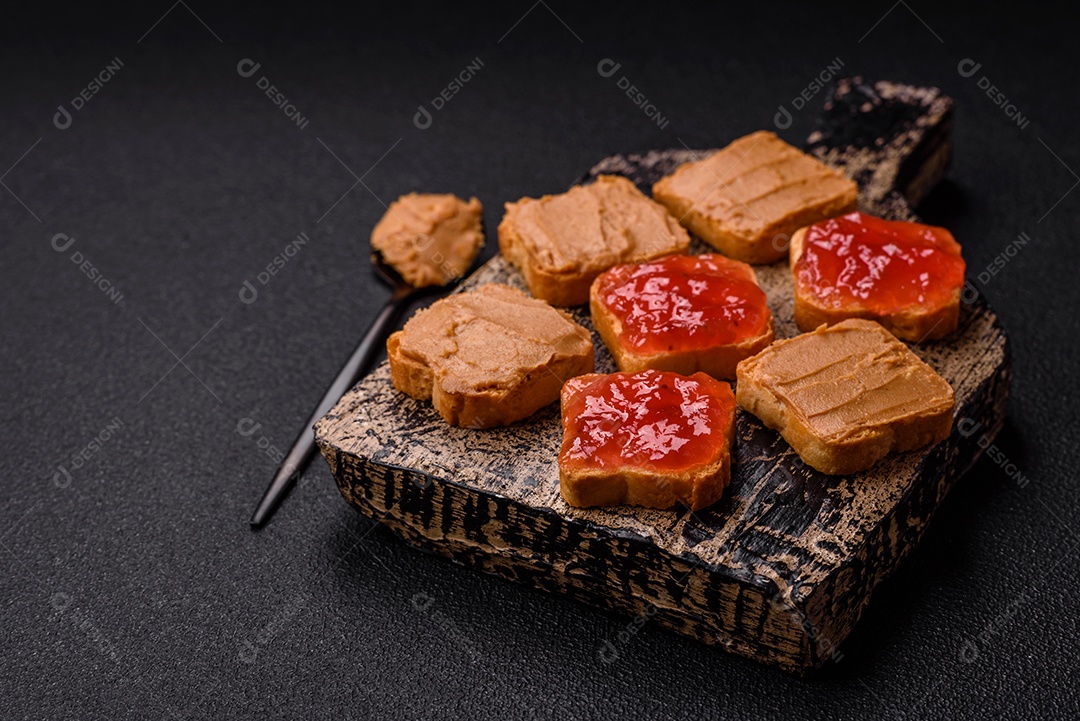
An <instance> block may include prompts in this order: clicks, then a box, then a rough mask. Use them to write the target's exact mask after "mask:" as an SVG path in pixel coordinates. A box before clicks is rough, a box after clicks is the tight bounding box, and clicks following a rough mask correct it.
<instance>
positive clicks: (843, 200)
mask: <svg viewBox="0 0 1080 721" xmlns="http://www.w3.org/2000/svg"><path fill="white" fill-rule="evenodd" d="M857 192H858V187H857V186H856V185H855V183H854V182H853V181H851V180H849V179H848V178H846V177H844V176H843V175H842V174H840V173H839V172H837V171H835V170H833V169H832V168H830V167H828V166H827V165H825V164H824V163H821V162H819V161H818V160H815V159H814V158H812V157H810V156H809V155H807V154H806V153H803V152H800V151H799V150H797V149H795V148H793V147H792V146H790V145H788V144H787V143H785V142H784V141H783V140H780V139H779V138H778V137H776V135H775V134H773V133H771V132H768V131H764V130H760V131H758V132H756V133H751V134H750V135H747V136H745V137H742V138H739V139H738V140H736V141H734V142H733V143H731V144H730V145H728V146H727V147H726V148H723V149H722V150H719V151H717V152H715V153H713V154H712V155H710V156H708V157H706V158H703V159H702V160H699V161H695V162H690V163H686V164H684V165H682V166H680V167H679V169H678V170H676V171H675V172H674V173H673V174H672V175H669V176H667V177H666V178H663V179H661V180H660V181H659V182H658V183H657V184H656V187H655V189H654V195H655V196H656V197H657V199H658V200H661V202H664V203H665V205H668V207H669V208H671V207H672V206H673V205H674V206H677V208H673V211H672V212H675V213H676V215H680V216H681V215H683V214H686V213H689V212H690V211H691V210H693V211H695V212H696V213H698V214H700V215H701V216H704V217H705V218H708V219H710V220H712V221H714V222H716V223H718V224H719V225H720V226H721V227H722V228H723V229H724V230H725V231H726V232H728V233H730V234H732V235H735V236H738V237H741V238H743V239H745V240H747V241H748V242H753V241H757V240H760V239H762V238H763V237H764V236H769V238H768V239H769V240H772V234H774V233H781V232H783V233H787V234H790V233H792V232H794V231H795V230H797V229H798V228H799V227H801V226H802V225H807V224H808V222H809V223H813V222H816V221H818V220H823V219H824V218H827V217H831V216H832V215H836V214H838V213H839V212H843V211H844V209H852V206H853V204H854V203H855V198H856V195H857ZM808 214H810V216H811V217H810V219H809V221H807V215H808ZM792 223H794V224H795V227H789V226H790V225H791V224H792ZM706 240H708V238H706Z"/></svg>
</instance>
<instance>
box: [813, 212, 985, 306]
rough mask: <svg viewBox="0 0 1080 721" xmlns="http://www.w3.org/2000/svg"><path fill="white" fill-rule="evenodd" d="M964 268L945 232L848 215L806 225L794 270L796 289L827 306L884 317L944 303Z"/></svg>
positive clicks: (961, 281)
mask: <svg viewBox="0 0 1080 721" xmlns="http://www.w3.org/2000/svg"><path fill="white" fill-rule="evenodd" d="M964 267H965V266H964V261H963V259H962V258H961V257H960V244H959V243H957V242H956V240H955V239H954V238H953V236H952V233H950V232H949V231H947V230H945V229H944V228H938V227H935V226H932V225H922V224H921V223H906V222H904V221H892V220H882V219H881V218H875V217H874V216H872V215H863V214H862V213H849V214H848V215H842V216H840V217H838V218H832V219H830V220H825V221H822V222H820V223H815V224H814V225H811V226H810V228H809V229H808V230H807V231H806V238H805V240H804V242H803V253H802V255H801V256H800V257H799V259H798V260H797V261H796V263H795V268H794V271H795V281H796V282H797V283H798V284H799V288H800V289H801V290H802V291H804V292H807V293H811V294H813V295H814V296H815V298H817V299H818V301H820V302H821V303H823V304H824V305H826V306H830V307H832V308H836V309H843V308H845V307H846V306H850V305H857V306H859V307H860V308H865V309H866V310H869V311H871V312H874V313H881V314H887V313H894V312H896V311H897V310H898V309H903V308H907V307H910V306H916V305H919V306H937V307H939V306H944V305H947V304H948V303H949V301H950V299H951V298H952V295H953V293H954V292H955V291H956V289H957V288H960V287H961V286H963V285H964Z"/></svg>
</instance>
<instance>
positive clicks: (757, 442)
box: [316, 108, 1009, 672]
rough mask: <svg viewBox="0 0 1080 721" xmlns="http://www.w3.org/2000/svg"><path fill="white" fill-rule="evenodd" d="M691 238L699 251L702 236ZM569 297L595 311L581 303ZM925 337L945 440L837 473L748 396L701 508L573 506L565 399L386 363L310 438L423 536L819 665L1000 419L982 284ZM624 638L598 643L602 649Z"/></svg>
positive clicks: (653, 168) (347, 492)
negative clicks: (455, 415)
mask: <svg viewBox="0 0 1080 721" xmlns="http://www.w3.org/2000/svg"><path fill="white" fill-rule="evenodd" d="M871 110H872V108H871ZM920 117H921V116H920ZM924 130H925V128H915V127H913V126H911V125H910V124H905V123H901V124H900V125H897V126H895V127H891V128H890V130H889V137H888V138H886V142H884V143H881V144H879V145H878V149H879V152H880V153H881V154H884V153H893V154H897V153H899V154H900V156H897V155H894V156H893V157H892V158H891V160H892V161H895V162H896V163H902V162H903V160H904V158H905V157H907V155H906V154H909V153H910V152H911V150H912V148H913V147H914V146H916V145H918V143H911V142H906V143H905V142H900V141H901V140H902V139H901V138H899V136H900V135H902V134H904V133H911V132H918V133H922V132H924ZM909 140H910V138H909ZM864 150H865V149H864V148H862V147H852V148H847V149H844V148H839V147H837V146H835V145H834V146H832V147H831V148H830V150H829V152H830V153H831V155H828V154H827V155H825V156H824V157H826V158H831V160H832V162H834V163H836V165H837V166H838V167H847V166H846V165H845V163H844V162H843V159H844V158H845V157H850V156H852V155H857V156H858V157H860V158H862V159H865V158H864V157H863V154H864ZM697 155H699V154H698V153H695V152H694V151H688V150H667V151H658V152H650V153H646V154H643V155H627V156H615V157H611V158H607V159H606V160H603V161H601V162H600V163H599V164H598V165H597V166H596V167H595V168H593V169H592V171H591V172H590V173H589V174H588V175H587V176H586V177H585V178H584V179H583V180H584V181H586V182H587V181H588V180H589V179H591V178H593V177H595V176H596V175H597V174H599V173H620V174H623V175H626V176H628V177H629V178H631V179H632V180H633V181H634V182H636V183H637V184H638V185H639V186H640V187H642V188H643V189H644V190H646V191H648V189H649V187H650V186H651V184H652V182H653V181H655V180H657V179H658V178H660V177H662V176H663V175H665V174H667V173H669V172H671V171H672V170H673V169H674V168H675V167H677V166H678V165H679V164H680V163H682V162H685V161H687V160H690V159H692V158H693V157H695V156H697ZM901 156H902V157H901ZM897 167H899V166H897ZM939 167H940V166H939ZM853 175H854V177H856V178H857V179H860V180H863V181H864V182H865V178H863V177H861V176H860V175H859V174H858V173H854V174H853ZM897 177H898V176H897V175H895V174H894V175H893V178H894V180H895V179H896V178H897ZM864 187H865V186H864ZM878 191H880V188H878V189H876V190H875V192H866V193H864V194H863V196H862V197H861V199H860V202H861V204H862V205H863V207H864V209H865V210H867V211H870V212H875V213H878V214H881V215H884V216H886V217H892V218H897V217H903V218H908V217H913V216H912V214H911V212H910V209H909V208H908V207H907V205H906V204H905V203H904V202H903V200H902V198H901V196H900V195H898V194H897V193H895V192H892V189H891V190H890V192H887V193H881V192H878ZM695 243H696V247H695V250H704V249H705V248H704V246H703V245H701V244H700V243H697V241H695ZM757 271H758V276H759V278H760V281H761V285H762V287H763V288H764V289H765V291H766V294H767V295H768V298H769V304H770V306H771V307H772V310H773V313H774V315H775V319H776V332H777V336H778V337H780V338H783V337H789V336H792V335H795V334H796V333H797V330H796V328H795V324H794V322H793V319H792V284H791V279H790V273H789V272H788V270H787V268H786V265H785V264H784V263H779V264H776V265H772V266H761V267H758V268H757ZM490 282H499V283H507V284H509V285H513V286H516V287H519V288H524V287H525V286H524V283H523V281H522V278H521V276H520V274H519V273H518V272H517V271H516V270H514V269H513V268H512V267H511V266H510V265H509V264H508V263H507V262H506V261H505V260H504V259H503V258H501V257H496V258H495V259H493V260H492V261H490V262H489V263H488V264H487V265H485V266H484V267H483V268H481V269H480V270H479V271H478V272H477V273H476V274H475V275H474V276H473V277H472V278H470V279H469V280H468V281H467V282H466V283H465V284H464V289H469V288H473V287H476V286H478V285H480V284H482V283H490ZM574 315H575V317H576V319H577V320H578V322H580V323H582V324H583V325H585V326H586V327H588V328H591V323H590V321H589V317H588V311H587V309H584V308H583V309H578V310H577V311H575V313H574ZM594 340H595V342H596V348H597V370H598V371H601V372H602V371H611V370H614V365H613V363H612V360H611V357H610V356H609V354H608V353H607V351H606V349H605V348H604V346H603V344H602V343H601V342H600V340H599V338H597V337H595V333H594ZM915 352H916V353H918V355H919V356H920V357H921V358H923V359H924V360H925V361H926V362H928V363H929V364H930V365H931V366H933V367H934V368H935V369H937V371H938V372H939V373H941V374H942V375H943V376H944V377H945V378H946V379H948V381H949V382H950V383H951V384H952V386H953V388H954V390H955V392H956V401H957V406H956V418H957V421H958V422H957V423H956V424H955V429H954V432H953V434H952V435H951V436H950V437H949V439H948V440H946V441H945V442H943V443H941V444H939V445H937V446H935V447H933V448H930V449H925V450H921V451H915V452H911V453H906V454H902V455H895V456H891V457H889V458H887V459H885V460H884V461H882V462H881V463H879V464H878V465H877V466H875V467H874V468H873V469H871V470H870V471H867V472H864V473H861V474H858V475H854V476H843V477H841V476H826V475H823V474H820V473H818V472H816V471H814V470H813V469H811V468H809V467H807V466H804V465H803V464H802V463H801V461H799V458H798V456H796V455H795V454H794V453H793V452H792V451H791V449H790V448H789V447H788V445H787V444H786V443H785V442H784V441H783V439H781V438H780V437H779V436H778V435H777V434H776V433H775V432H773V431H771V430H769V429H767V428H765V427H763V426H762V425H761V423H760V422H758V420H757V419H756V418H754V417H753V416H750V415H749V414H746V413H742V412H740V414H739V416H738V420H737V434H736V448H735V451H734V454H735V455H734V457H735V462H734V468H733V474H732V482H731V486H730V488H729V489H728V491H727V492H726V494H725V496H724V498H723V499H722V500H721V501H720V502H719V503H717V504H716V505H714V506H712V507H710V508H708V509H705V510H702V511H698V512H696V513H691V512H688V511H683V512H672V511H657V510H650V509H644V508H633V507H620V508H607V509H579V508H571V507H569V506H567V505H566V504H565V503H564V502H563V501H562V499H561V498H560V496H559V489H558V485H559V473H558V467H557V463H556V457H557V453H558V449H559V443H560V440H561V436H562V431H561V427H560V422H559V416H558V408H557V407H556V406H554V405H553V406H551V407H549V408H547V409H545V410H543V411H541V412H539V413H538V414H536V415H535V416H534V417H532V418H531V419H528V420H526V421H524V422H521V423H517V424H515V425H513V426H511V427H508V428H501V429H492V430H487V431H476V430H469V429H461V428H451V427H449V426H447V425H446V423H444V422H443V421H442V419H441V418H440V417H439V416H438V414H437V413H436V412H435V411H434V410H433V409H432V408H431V405H430V403H421V402H417V401H414V400H413V399H411V398H408V397H406V396H404V395H403V394H401V393H399V392H397V391H396V390H394V388H393V386H392V385H391V383H390V375H389V372H388V368H387V366H386V365H383V366H382V367H380V368H379V369H378V370H376V371H375V372H374V373H372V374H371V375H370V376H369V377H368V378H367V379H365V380H364V381H363V382H361V383H360V384H359V385H358V386H357V387H356V388H354V389H353V390H352V391H350V392H349V393H348V394H347V395H346V396H345V397H344V398H343V399H342V400H341V402H340V403H338V405H337V406H336V407H335V408H334V409H333V410H332V411H331V412H330V413H329V414H328V415H327V416H326V417H325V418H323V419H322V420H321V421H320V422H319V423H318V424H317V426H316V437H317V440H318V443H319V446H320V448H321V449H322V452H323V454H324V456H325V457H326V459H327V461H328V462H329V464H330V468H331V469H332V471H333V473H334V477H335V478H336V480H337V483H338V486H339V488H340V490H341V493H342V494H343V495H344V496H345V498H346V500H347V501H348V502H349V503H351V504H353V505H354V506H356V507H357V508H358V509H360V511H361V512H362V513H364V514H365V515H367V516H369V517H371V518H375V519H378V520H380V521H381V522H382V523H384V524H386V525H387V526H389V527H390V528H391V529H393V530H394V531H395V532H396V533H397V534H398V535H399V536H400V537H401V538H403V539H404V540H405V541H406V542H407V543H410V544H412V545H413V546H416V547H417V548H420V549H423V550H426V551H430V552H432V553H435V554H438V555H440V556H445V557H447V558H450V559H452V560H454V561H456V562H457V563H460V564H463V565H466V566H470V567H473V568H476V569H479V570H482V571H485V572H487V573H492V574H495V575H498V576H501V577H503V578H507V579H510V580H513V581H518V582H520V583H525V584H527V585H530V586H533V587H535V588H539V589H542V590H545V591H553V592H558V593H562V594H565V595H567V596H570V597H572V598H576V599H579V600H581V601H584V602H586V603H590V604H593V605H597V606H601V607H605V608H609V609H615V610H618V611H622V612H625V613H629V614H642V615H643V616H642V617H647V618H651V619H652V620H654V621H655V622H656V623H659V624H662V625H663V626H666V627H668V628H670V629H673V630H675V631H677V632H679V633H683V634H686V635H688V636H692V637H694V638H697V639H700V640H702V641H705V642H707V643H712V644H719V645H721V646H723V647H725V648H727V649H728V650H730V651H733V652H735V653H738V654H741V655H744V656H748V657H751V658H754V659H757V660H759V661H761V662H764V663H767V664H770V665H773V666H776V667H779V668H782V669H786V670H790V671H796V672H805V671H807V670H809V669H812V668H814V667H817V666H819V665H820V664H822V663H823V662H824V661H825V660H826V659H828V658H829V657H830V655H831V654H833V653H835V651H836V647H837V645H838V644H839V643H840V642H841V641H842V640H843V639H844V638H845V637H846V636H847V635H848V633H849V632H850V631H851V629H852V627H853V626H854V624H855V622H856V621H857V620H858V618H859V615H860V613H861V612H862V610H863V608H864V607H865V606H866V604H867V603H868V602H869V600H870V595H871V591H872V590H873V588H874V587H875V586H876V585H877V583H878V582H879V581H881V579H883V578H884V577H885V576H887V575H888V574H889V573H891V572H892V571H893V570H894V569H895V568H896V567H897V564H898V563H899V562H900V561H901V559H902V558H903V557H904V556H905V555H906V554H907V553H908V552H909V551H910V550H911V549H912V547H913V546H914V545H915V543H916V542H917V541H918V540H919V538H920V537H921V536H922V533H923V530H924V529H925V527H926V524H927V523H928V522H929V520H930V517H931V516H932V515H933V513H934V510H935V509H936V508H937V506H938V505H939V503H940V502H941V500H942V498H943V497H944V495H945V494H946V492H947V491H948V490H949V488H950V486H951V485H952V484H953V482H954V481H955V480H956V479H957V478H958V477H959V476H960V475H961V474H962V473H963V472H964V470H965V469H966V468H968V467H969V466H970V465H971V464H972V463H973V462H974V461H975V459H976V458H977V457H978V455H979V453H980V444H979V443H978V441H979V440H980V439H982V438H984V437H991V438H992V437H993V436H994V435H995V434H996V433H997V431H998V430H999V429H1000V426H1001V424H1002V422H1003V418H1004V413H1005V403H1006V398H1007V395H1008V381H1009V365H1008V354H1007V346H1006V338H1005V334H1004V332H1003V330H1002V328H1001V327H1000V325H999V324H998V322H997V319H996V317H995V316H994V314H993V312H992V311H991V310H990V309H989V308H988V307H987V306H986V305H985V304H983V303H982V301H981V300H976V301H975V302H974V303H973V304H970V305H965V306H964V308H963V310H962V314H961V320H960V328H959V330H958V332H957V334H956V335H955V336H954V337H953V338H951V339H949V340H948V341H945V342H935V343H927V344H924V345H921V346H918V347H916V348H915ZM975 429H977V431H976V430H975ZM982 445H983V447H985V443H983V444H982ZM611 651H612V649H605V648H601V649H598V653H600V655H601V657H604V656H605V654H610V653H611Z"/></svg>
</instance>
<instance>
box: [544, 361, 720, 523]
mask: <svg viewBox="0 0 1080 721" xmlns="http://www.w3.org/2000/svg"><path fill="white" fill-rule="evenodd" d="M599 375H601V374H587V375H583V376H581V380H583V381H585V382H588V381H589V380H592V379H593V378H595V377H599ZM568 393H569V389H568V388H567V387H565V386H564V388H563V391H562V406H563V407H564V408H565V406H566V403H567V402H568ZM734 441H735V421H734V418H732V419H731V422H730V423H729V424H728V427H727V433H726V436H725V438H724V442H723V443H722V444H720V446H719V448H718V449H717V453H716V456H715V457H714V458H713V460H712V461H711V462H710V463H708V464H705V465H700V466H696V467H694V468H691V469H688V470H686V471H682V472H679V473H658V472H654V471H648V470H645V469H642V468H638V467H634V466H629V465H628V466H625V467H623V468H616V469H581V468H570V469H567V468H564V467H563V465H562V464H561V463H560V464H559V493H560V495H561V496H562V498H563V500H564V501H566V502H567V503H568V504H569V505H571V506H577V507H580V508H587V507H593V506H621V505H634V506H645V507H647V508H661V509H665V508H674V507H675V506H676V505H678V504H680V503H681V504H682V505H684V506H686V507H688V508H689V509H690V510H692V511H696V510H699V509H702V508H705V507H707V506H710V505H712V504H713V503H716V502H717V501H718V500H720V497H721V496H722V495H723V493H724V490H725V489H726V488H727V486H728V483H729V482H730V481H731V448H732V444H733V443H734Z"/></svg>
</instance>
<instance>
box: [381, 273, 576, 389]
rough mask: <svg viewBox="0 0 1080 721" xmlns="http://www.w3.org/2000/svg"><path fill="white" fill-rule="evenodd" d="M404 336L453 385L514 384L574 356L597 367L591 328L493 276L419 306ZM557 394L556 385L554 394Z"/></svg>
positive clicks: (413, 352) (406, 345)
mask: <svg viewBox="0 0 1080 721" xmlns="http://www.w3.org/2000/svg"><path fill="white" fill-rule="evenodd" d="M400 337H401V346H400V349H401V352H402V353H403V354H405V355H407V356H411V357H412V358H415V359H416V360H419V361H420V362H422V363H423V364H425V365H428V366H430V367H431V369H432V371H433V373H434V375H435V377H436V379H438V382H437V384H438V385H439V386H440V387H441V388H442V389H443V390H444V391H445V392H447V393H475V392H479V391H490V390H496V389H505V388H509V387H511V386H513V385H515V384H517V383H518V382H520V381H521V380H522V378H523V376H525V375H527V374H528V373H529V372H535V371H536V370H537V369H541V368H543V367H544V366H546V365H547V364H548V363H550V362H552V361H554V360H557V359H560V358H567V357H571V356H585V355H587V356H588V359H589V363H588V368H587V369H586V370H591V369H592V337H591V336H590V335H589V332H588V331H587V330H585V329H584V328H582V327H581V326H580V325H578V324H577V323H575V322H574V321H573V320H571V318H570V316H569V315H567V314H566V313H563V312H561V311H558V310H556V309H554V308H552V307H551V306H550V305H548V304H547V303H545V302H543V301H541V300H536V299H534V298H530V297H528V296H527V295H525V294H524V293H522V292H521V291H519V290H516V289H514V288H510V287H509V286H505V285H498V284H494V283H492V284H489V285H484V286H481V287H480V288H477V289H476V290H474V291H472V292H469V293H458V294H455V295H451V296H449V297H448V298H444V299H442V300H440V301H438V302H436V303H434V304H433V305H432V306H431V307H430V308H428V309H426V310H421V311H420V312H418V313H417V314H416V315H415V316H414V317H413V318H412V319H411V320H410V321H409V322H408V323H406V324H405V328H404V330H403V332H402V334H401V336H400ZM540 372H546V371H543V370H541V371H540ZM583 372H584V371H583ZM560 385H561V384H560ZM557 397H558V389H557V388H556V390H555V396H554V397H552V398H551V399H549V401H548V402H551V401H554V400H555V398H557Z"/></svg>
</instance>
